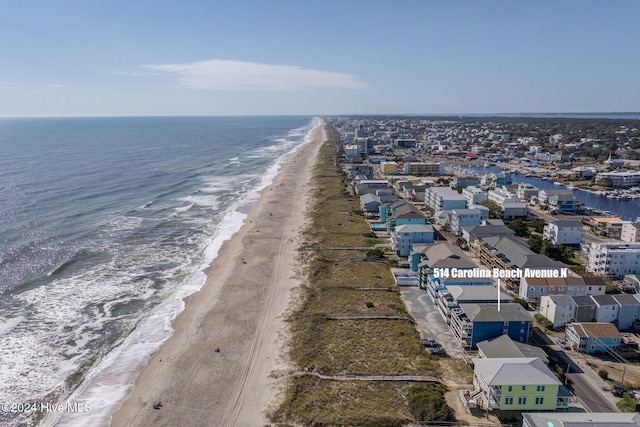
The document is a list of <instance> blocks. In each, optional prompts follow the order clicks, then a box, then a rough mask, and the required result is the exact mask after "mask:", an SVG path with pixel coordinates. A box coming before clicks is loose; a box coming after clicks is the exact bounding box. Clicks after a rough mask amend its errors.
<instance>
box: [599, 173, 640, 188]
mask: <svg viewBox="0 0 640 427" xmlns="http://www.w3.org/2000/svg"><path fill="white" fill-rule="evenodd" d="M596 183H600V184H607V185H608V184H610V185H611V186H612V187H615V188H630V187H636V186H638V185H640V172H638V171H613V172H601V173H599V174H596Z"/></svg>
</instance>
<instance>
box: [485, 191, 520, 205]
mask: <svg viewBox="0 0 640 427" xmlns="http://www.w3.org/2000/svg"><path fill="white" fill-rule="evenodd" d="M487 198H488V199H489V201H490V202H494V203H497V204H499V205H501V206H502V205H504V204H505V203H517V202H518V196H517V195H515V194H514V193H512V192H511V191H509V190H507V189H506V188H494V189H493V190H489V192H488V193H487Z"/></svg>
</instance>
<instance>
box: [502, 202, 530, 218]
mask: <svg viewBox="0 0 640 427" xmlns="http://www.w3.org/2000/svg"><path fill="white" fill-rule="evenodd" d="M501 210H502V218H504V219H515V218H525V217H526V216H527V213H528V210H527V205H526V204H524V203H510V202H507V203H503V204H502V207H501Z"/></svg>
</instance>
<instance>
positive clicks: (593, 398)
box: [532, 328, 619, 412]
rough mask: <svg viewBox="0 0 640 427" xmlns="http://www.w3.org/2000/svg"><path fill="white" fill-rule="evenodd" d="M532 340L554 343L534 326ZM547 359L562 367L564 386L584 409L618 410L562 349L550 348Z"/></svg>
mask: <svg viewBox="0 0 640 427" xmlns="http://www.w3.org/2000/svg"><path fill="white" fill-rule="evenodd" d="M532 341H534V342H536V343H537V344H547V345H554V344H553V343H552V342H551V341H550V340H549V337H547V336H546V335H544V334H543V333H542V332H540V331H538V330H537V329H535V328H534V329H533V336H532ZM549 359H550V360H551V361H553V362H554V363H556V364H557V365H558V366H560V367H562V369H563V370H564V372H565V375H564V377H563V378H562V380H563V381H564V383H565V386H566V387H567V389H569V391H570V392H571V393H573V394H574V396H575V397H576V398H577V399H578V401H579V402H580V404H581V405H582V406H583V407H584V409H585V410H586V411H588V412H619V411H618V408H616V407H615V406H614V405H613V404H612V403H611V402H610V401H609V400H608V399H607V397H608V396H604V395H603V393H605V392H603V391H602V390H599V389H597V388H595V387H593V386H592V385H591V383H590V382H589V381H588V380H587V378H586V376H587V375H589V374H588V373H586V372H584V371H583V370H582V368H580V367H579V366H578V365H576V364H575V363H574V362H573V360H571V358H570V357H569V355H567V354H566V353H565V352H564V351H562V350H553V348H552V351H551V353H550V354H549Z"/></svg>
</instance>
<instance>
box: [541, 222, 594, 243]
mask: <svg viewBox="0 0 640 427" xmlns="http://www.w3.org/2000/svg"><path fill="white" fill-rule="evenodd" d="M542 237H544V238H545V239H547V240H551V242H552V243H553V244H556V245H580V244H582V242H583V241H584V228H582V222H580V221H578V220H555V221H552V222H550V223H549V224H546V225H545V226H544V231H543V233H542Z"/></svg>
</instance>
